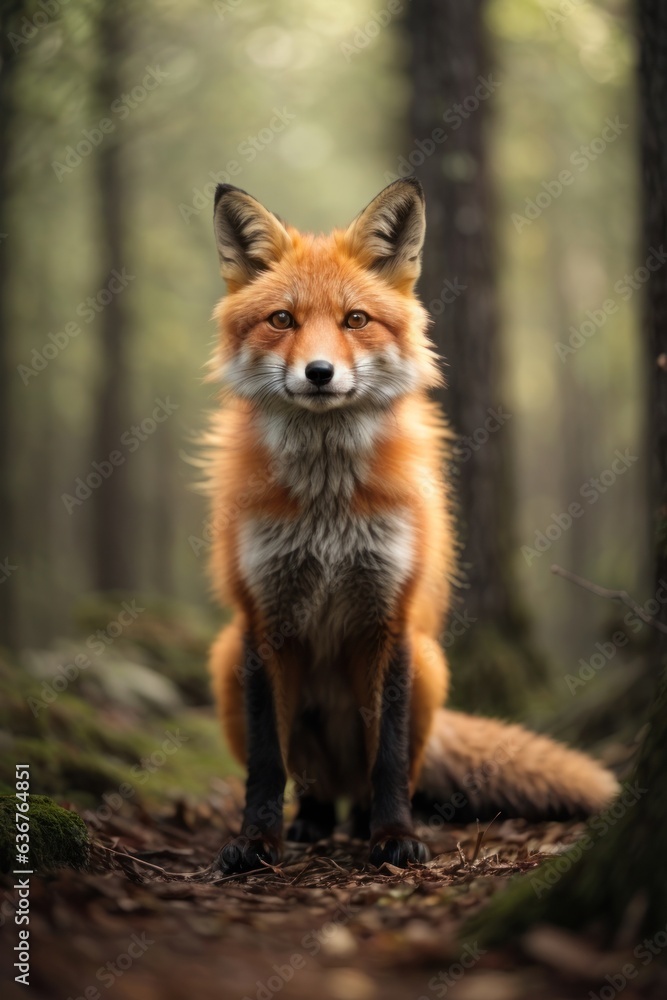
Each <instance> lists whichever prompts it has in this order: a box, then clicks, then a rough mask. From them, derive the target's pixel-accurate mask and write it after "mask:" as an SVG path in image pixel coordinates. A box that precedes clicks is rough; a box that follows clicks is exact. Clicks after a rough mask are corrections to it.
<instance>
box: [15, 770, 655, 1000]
mask: <svg viewBox="0 0 667 1000" xmlns="http://www.w3.org/2000/svg"><path fill="white" fill-rule="evenodd" d="M241 799H242V786H241V784H240V783H238V782H235V781H232V782H220V785H219V789H218V790H216V789H215V788H214V790H213V791H212V792H211V794H210V795H209V796H208V798H206V799H203V800H199V801H187V800H182V801H179V802H178V803H177V804H176V806H175V807H173V806H172V807H170V808H169V810H166V811H164V812H162V813H155V814H149V813H147V812H145V811H144V810H142V809H141V808H135V809H134V810H133V811H132V812H131V813H130V812H123V813H121V812H117V813H113V812H112V810H109V813H110V815H109V816H108V818H107V819H106V820H105V821H104V823H102V824H100V822H99V815H98V817H97V818H96V820H95V822H94V823H92V822H91V820H92V817H91V816H88V817H86V814H85V813H84V814H83V815H84V819H85V818H88V820H89V824H90V827H91V835H92V837H93V842H94V843H93V850H92V856H91V866H90V869H89V870H88V871H87V872H85V873H78V872H72V871H61V872H58V873H56V874H54V875H52V876H50V877H46V878H39V877H37V876H33V878H32V880H31V895H30V904H31V916H30V953H31V974H30V985H29V986H28V987H26V986H24V985H20V984H17V983H15V982H14V975H15V971H14V970H13V969H12V963H13V961H14V960H15V959H14V958H13V957H12V948H13V945H14V944H16V943H17V940H18V938H17V934H18V928H17V927H16V926H15V924H14V922H13V918H12V916H11V910H10V909H9V907H8V905H7V904H8V902H9V901H10V900H13V899H15V897H14V896H13V894H12V892H11V885H12V881H11V879H5V880H4V882H3V884H2V889H3V893H2V899H3V906H2V915H3V919H2V931H1V933H2V938H3V948H2V958H1V959H0V962H1V965H0V969H1V972H2V977H3V981H4V983H5V984H6V985H5V987H4V988H3V996H4V997H6V998H14V997H25V996H31V997H33V998H49V1000H51V998H54V1000H56V998H57V1000H67V998H72V1000H74V998H77V997H83V998H85V1000H100V998H102V997H107V996H109V997H115V998H118V1000H130V998H131V1000H194V998H197V1000H207V998H209V997H211V998H213V997H216V998H224V1000H226V998H228V997H229V998H238V1000H243V998H248V1000H270V998H272V997H275V996H279V997H281V998H295V1000H296V998H303V1000H306V998H308V1000H311V998H314V1000H375V998H378V1000H433V998H439V997H445V996H447V997H454V1000H514V998H516V1000H520V998H521V1000H523V998H530V1000H533V998H545V1000H552V998H553V1000H556V998H559V1000H560V998H570V997H572V998H575V997H576V998H582V1000H583V998H586V1000H595V998H600V1000H612V998H613V997H615V996H616V995H617V994H618V993H620V992H622V993H623V996H624V998H625V1000H634V998H638V997H642V998H644V997H647V998H653V997H656V998H658V997H664V996H666V995H667V978H666V973H665V970H664V969H663V968H662V967H661V966H660V965H659V963H658V962H657V961H655V962H652V961H649V962H648V963H647V964H644V962H642V961H639V960H638V958H637V957H636V956H633V954H632V948H625V949H618V948H617V949H615V950H614V951H609V950H603V949H601V948H600V947H599V944H598V942H596V940H595V933H594V931H593V932H592V933H591V934H590V935H588V936H582V935H577V936H574V935H571V934H567V933H564V932H562V931H559V930H556V929H555V928H550V927H536V928H533V929H532V930H531V932H530V933H529V934H527V935H524V936H523V937H522V938H521V939H520V940H519V941H516V942H513V943H512V944H511V945H509V946H505V947H503V948H502V949H496V950H491V949H484V948H481V947H480V946H479V945H478V944H477V943H476V941H475V940H474V939H472V940H471V939H469V940H468V941H467V943H465V944H463V945H462V944H461V941H460V938H459V932H460V931H461V928H462V925H463V924H464V923H465V921H466V920H467V918H469V917H471V916H472V915H474V914H475V913H477V912H479V911H480V910H481V909H482V907H483V906H484V905H485V903H486V902H487V901H488V900H489V898H490V897H491V895H492V894H493V893H495V892H497V891H500V890H502V888H503V886H504V884H505V883H506V881H507V880H508V879H509V878H510V877H511V876H513V875H517V874H521V873H528V875H529V876H530V873H531V872H532V871H534V870H536V869H537V868H539V866H540V864H541V863H542V862H543V861H544V860H546V858H547V857H549V856H552V855H553V854H554V853H558V852H560V851H561V850H563V849H564V848H565V847H566V846H567V845H568V844H571V843H572V842H573V841H574V840H576V838H577V836H579V835H580V834H581V832H582V830H583V826H582V825H581V824H576V823H571V824H558V823H544V824H540V825H530V824H528V823H526V822H524V821H522V820H505V821H503V820H502V819H498V820H496V822H495V823H494V824H492V825H491V827H490V828H488V829H486V830H483V829H478V827H477V826H476V825H474V824H473V825H471V826H468V827H461V828H454V827H451V826H446V825H443V826H442V827H441V828H440V829H437V830H433V829H422V831H421V832H422V834H423V835H424V836H425V838H426V839H427V840H428V841H429V843H430V846H431V849H432V852H433V860H432V861H431V862H429V863H428V864H427V865H424V866H419V867H416V868H414V869H411V870H410V871H407V872H406V871H401V870H399V869H391V868H390V867H389V866H385V867H384V868H383V869H382V870H379V871H378V870H375V869H372V868H370V867H369V866H368V865H367V864H366V860H365V854H366V848H365V845H364V844H362V843H361V842H359V841H354V840H351V839H350V838H348V837H347V836H346V835H344V834H342V833H340V834H336V835H335V836H334V838H333V839H332V840H330V841H327V842H321V843H320V844H317V845H314V846H312V847H311V846H309V847H305V846H301V845H288V850H287V852H286V856H285V859H284V862H283V863H282V864H281V865H280V866H279V867H276V868H275V869H267V870H265V871H262V872H258V873H256V874H250V875H247V876H244V877H234V878H225V877H223V876H222V875H221V874H220V872H219V871H216V870H215V869H214V868H213V867H212V866H211V861H212V859H214V858H215V856H216V854H217V851H218V849H219V847H220V845H221V843H222V842H223V839H224V838H225V837H227V836H228V835H229V833H230V832H236V831H237V830H238V824H239V821H240V803H241ZM628 963H630V965H633V967H634V968H635V969H636V973H635V975H630V974H629V965H628ZM624 966H625V972H623V970H624Z"/></svg>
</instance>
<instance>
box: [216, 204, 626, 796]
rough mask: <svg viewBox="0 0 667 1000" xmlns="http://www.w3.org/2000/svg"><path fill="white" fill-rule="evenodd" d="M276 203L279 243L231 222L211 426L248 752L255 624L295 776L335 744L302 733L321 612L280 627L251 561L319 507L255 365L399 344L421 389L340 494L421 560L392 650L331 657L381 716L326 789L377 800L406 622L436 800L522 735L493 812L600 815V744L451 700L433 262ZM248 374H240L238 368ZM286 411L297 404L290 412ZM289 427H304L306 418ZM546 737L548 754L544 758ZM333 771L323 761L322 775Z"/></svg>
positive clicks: (414, 767)
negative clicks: (248, 636)
mask: <svg viewBox="0 0 667 1000" xmlns="http://www.w3.org/2000/svg"><path fill="white" fill-rule="evenodd" d="M387 190H389V189H387ZM383 195H384V192H383ZM383 195H381V196H380V198H382V197H383ZM245 198H246V199H247V201H243V200H242V199H241V196H240V195H239V199H241V200H240V201H239V207H238V212H239V213H240V215H239V218H240V219H241V222H242V223H243V222H244V219H245V216H244V214H243V213H245V212H246V211H248V212H250V213H252V211H253V208H252V205H250V203H251V202H252V201H253V199H250V198H249V196H245ZM255 204H256V203H255ZM373 204H375V203H373ZM249 205H250V207H248V206H249ZM380 207H382V206H380ZM262 212H264V213H265V214H262V215H260V214H259V213H258V214H257V215H256V216H255V215H252V214H251V216H250V221H249V223H248V227H249V228H248V232H250V228H251V227H252V226H258V227H259V228H260V229H261V234H262V239H261V244H260V242H259V241H258V242H257V245H255V244H253V243H252V241H251V240H248V242H247V243H246V244H244V242H243V239H239V242H238V245H237V244H236V243H235V240H236V229H235V228H234V226H237V221H238V220H237V219H236V218H234V219H232V223H233V225H232V224H230V225H229V228H228V230H227V229H225V230H224V232H223V236H222V239H221V244H222V249H221V259H222V261H223V268H222V269H223V275H224V276H225V277H226V278H227V280H228V287H229V294H228V295H227V297H226V298H224V299H223V300H222V301H221V303H220V305H219V306H218V308H217V310H216V318H217V322H218V325H219V330H220V339H219V344H218V347H217V349H216V352H215V356H214V358H213V361H212V378H217V377H218V376H219V375H220V373H221V372H222V378H223V386H224V387H225V388H224V389H223V397H224V398H223V407H222V409H221V411H220V413H219V414H218V415H217V416H216V417H215V419H214V422H213V426H212V430H211V434H210V439H209V445H210V452H211V474H210V492H211V497H212V514H213V527H214V543H213V551H212V558H211V572H212V579H213V583H214V586H215V590H216V593H217V595H218V597H219V599H220V601H221V602H222V603H223V604H225V605H228V606H229V605H230V606H232V607H233V608H234V609H235V611H236V614H235V618H234V620H233V622H232V624H231V625H229V626H227V628H226V629H225V630H224V631H223V632H222V634H221V635H220V637H219V638H218V640H217V641H216V643H215V645H214V647H213V649H212V651H211V663H210V667H211V673H212V676H213V684H214V690H215V695H216V700H217V702H218V705H219V710H220V715H221V720H222V724H223V727H224V730H225V733H226V735H227V739H228V742H229V745H230V747H231V749H232V751H233V752H234V754H235V756H236V757H237V758H238V759H239V760H240V761H241V762H244V761H245V753H246V746H245V743H246V740H245V717H244V712H245V708H244V688H243V672H242V670H241V665H242V660H243V635H244V632H246V631H247V630H251V631H252V632H253V633H254V634H255V635H256V636H259V637H260V640H261V642H262V644H263V647H264V649H263V651H262V652H261V656H262V658H263V661H264V666H265V668H266V670H267V673H268V675H269V677H270V681H271V687H272V691H273V697H274V701H275V711H276V717H277V728H278V734H279V740H280V747H281V752H282V755H283V760H284V763H285V766H286V768H287V770H288V772H289V771H290V770H291V771H295V770H297V769H298V767H299V766H300V763H299V762H303V760H304V759H305V760H311V759H315V758H317V757H318V755H319V754H320V753H322V752H323V750H322V746H318V745H313V743H312V741H311V742H307V741H306V742H304V743H303V745H301V744H300V743H299V740H300V739H302V737H301V736H300V735H299V729H298V725H297V720H298V717H299V713H300V712H301V711H302V710H303V705H302V701H301V699H302V689H303V686H304V684H305V683H306V675H307V674H308V671H309V670H311V669H312V666H311V664H310V659H311V658H312V653H311V652H310V651H309V648H308V645H307V643H306V644H305V645H304V643H299V642H297V641H296V640H295V638H294V635H295V630H296V627H295V621H296V619H297V618H298V614H301V613H302V612H303V614H304V615H306V616H307V614H308V608H307V607H306V608H305V609H300V610H299V612H298V614H297V613H296V612H295V621H292V622H290V621H286V622H285V621H283V622H282V623H278V624H279V626H280V627H282V628H283V633H284V634H283V633H281V631H280V627H278V629H277V626H276V622H275V621H273V620H268V619H267V617H266V614H265V612H264V610H263V608H262V603H261V601H260V600H259V599H258V596H257V591H256V586H254V585H253V583H252V581H251V579H250V575H249V570H248V555H247V551H246V549H247V547H248V545H249V544H252V537H251V538H250V542H249V541H248V532H249V531H250V535H251V536H252V528H251V529H249V528H248V525H251V526H252V525H254V524H266V523H274V524H287V525H289V524H290V523H292V524H297V523H299V521H300V520H302V519H304V518H305V517H306V515H307V513H308V510H307V508H308V503H309V501H308V500H304V497H303V496H302V495H301V494H300V493H299V491H298V490H297V489H294V488H291V487H290V484H289V482H287V481H286V479H285V476H284V475H283V465H282V452H281V449H280V447H279V446H278V447H272V446H271V444H270V443H269V438H270V431H271V421H272V420H274V423H275V421H276V420H277V419H278V418H277V417H276V418H275V419H274V418H273V417H272V416H271V414H270V413H269V416H268V418H266V412H265V409H266V405H267V403H266V400H267V399H269V396H266V395H264V396H261V395H260V394H259V391H258V392H257V393H255V395H254V396H253V392H252V391H251V390H252V386H253V383H252V379H253V377H255V376H254V370H255V369H254V367H253V366H257V365H260V364H261V363H264V362H266V359H267V358H268V359H271V360H272V363H274V364H275V365H276V366H278V367H279V368H280V370H281V371H284V372H290V371H296V372H300V371H301V370H302V369H303V367H304V365H306V364H307V363H308V362H309V361H311V360H312V359H314V358H326V359H327V360H328V361H330V362H331V364H332V365H333V367H334V369H335V370H336V371H338V370H339V369H343V370H344V371H350V370H353V369H354V367H355V365H359V364H363V363H364V359H368V358H370V359H377V358H378V357H380V356H383V355H384V354H386V355H387V357H388V358H389V359H390V360H389V362H387V363H388V364H391V363H393V362H392V361H391V358H394V357H395V356H396V355H398V356H400V365H401V366H403V368H404V369H405V370H406V371H409V372H413V373H414V378H413V383H414V384H412V385H411V386H410V388H409V390H408V391H406V392H404V393H402V394H397V396H396V398H395V399H393V400H392V401H391V404H390V405H387V406H382V407H379V408H378V410H377V413H374V414H373V421H374V423H373V437H372V441H371V442H370V444H369V445H368V448H367V454H366V455H365V461H364V464H363V476H361V477H359V478H357V479H356V480H355V482H354V488H353V490H352V492H351V495H350V496H346V497H345V498H343V497H341V500H340V503H341V505H343V504H345V505H347V507H346V509H347V510H348V514H349V518H350V523H351V524H353V523H356V522H355V519H358V520H359V521H363V520H364V519H366V520H368V519H370V518H374V517H378V516H382V515H387V516H396V517H398V518H403V519H405V518H407V519H408V521H409V528H410V531H409V533H408V535H406V537H407V538H408V539H409V547H410V559H409V560H408V564H409V569H408V570H406V573H405V575H404V577H401V578H400V581H399V583H398V584H397V587H398V591H397V596H396V599H395V602H394V605H393V608H392V611H391V614H389V615H388V616H387V620H386V621H385V622H384V628H385V631H386V633H387V635H388V636H389V637H390V638H389V640H388V641H387V643H386V646H385V647H383V648H381V649H370V648H366V647H365V646H364V645H363V644H361V645H358V646H357V647H354V648H350V647H349V645H347V644H346V642H345V639H344V637H343V638H342V639H341V648H340V650H335V649H332V650H329V651H328V653H329V656H330V660H331V662H332V664H333V666H332V667H331V668H330V669H331V670H336V671H338V672H339V673H340V675H341V677H342V678H343V679H344V683H345V684H346V685H347V687H348V688H349V690H350V692H351V697H352V704H353V707H352V709H350V710H349V712H350V715H349V719H350V723H349V724H350V726H352V725H356V722H357V721H358V720H356V718H355V712H361V713H362V714H363V713H364V712H365V713H366V716H367V717H368V719H369V722H368V724H367V725H366V726H365V728H364V730H363V740H364V746H365V752H364V753H363V759H359V761H358V767H357V772H358V773H357V775H356V779H354V780H356V781H357V784H356V786H355V787H350V781H352V782H353V783H354V781H353V779H350V781H347V783H345V782H342V783H341V784H340V787H337V786H336V783H335V782H333V784H332V782H331V781H329V780H328V778H326V776H325V777H323V778H322V782H321V788H320V789H319V790H318V791H319V793H320V794H321V796H322V797H323V798H325V797H330V796H335V795H338V794H349V795H353V796H357V797H360V798H363V797H364V795H367V790H366V785H367V781H368V775H369V773H370V769H371V768H372V765H373V761H374V759H375V754H376V753H377V746H378V738H379V731H380V718H381V714H382V712H381V710H380V701H381V696H382V687H383V683H384V677H385V674H386V671H387V669H388V660H389V656H390V653H391V649H392V642H393V637H395V636H398V635H404V636H405V637H406V640H407V645H408V648H409V651H410V656H411V664H412V667H411V670H412V689H411V707H410V770H411V781H412V788H413V789H417V788H420V787H423V788H424V789H425V790H426V791H427V792H428V793H429V794H431V795H432V796H433V797H440V798H443V797H446V795H447V793H448V790H450V791H451V789H453V788H458V787H459V786H460V785H461V783H462V782H463V781H464V778H465V774H466V772H467V771H468V770H475V769H479V768H480V767H481V766H482V765H483V763H484V761H485V755H486V754H488V753H489V752H490V750H492V747H490V744H491V743H493V741H495V742H496V743H497V742H499V741H501V742H502V740H503V739H504V738H506V739H508V740H510V742H512V745H513V747H514V745H515V744H516V743H517V741H518V742H519V743H520V744H521V749H520V750H516V752H514V753H510V754H509V755H508V757H507V760H506V761H504V762H503V763H502V764H500V765H498V766H499V767H500V773H501V779H497V780H495V783H494V782H489V783H488V785H487V788H486V792H488V794H486V792H485V790H484V789H482V791H481V792H480V793H479V794H478V795H477V797H476V798H475V797H474V796H473V797H472V798H471V804H472V806H473V807H474V808H477V809H478V810H479V811H480V812H484V811H485V810H484V809H483V808H482V807H483V805H484V802H485V801H488V802H490V803H493V802H502V803H505V804H509V805H510V806H511V805H515V806H517V807H523V808H524V811H530V809H529V806H530V803H531V802H532V804H533V805H534V807H535V811H536V812H540V811H542V812H544V813H549V811H550V810H551V811H552V812H558V811H559V808H560V807H562V810H561V811H563V812H567V811H568V808H569V807H571V809H570V811H572V812H576V811H578V810H579V811H584V812H585V811H590V810H592V809H595V808H598V807H599V806H601V805H604V804H605V802H606V801H608V799H609V798H610V797H611V796H612V794H613V791H614V787H615V784H614V780H613V778H611V776H609V775H607V773H606V772H604V771H603V770H602V769H601V768H599V767H598V765H596V764H594V763H593V762H592V761H589V760H588V759H587V758H584V757H583V756H582V755H575V754H574V752H573V751H567V750H565V749H564V748H560V747H558V746H557V745H556V744H553V743H550V742H549V741H548V740H545V739H544V738H538V737H535V736H532V735H531V734H526V733H525V732H524V731H522V730H519V729H518V728H517V727H501V725H500V724H499V723H495V722H493V721H491V720H486V721H483V720H472V719H470V718H469V717H467V716H463V715H456V713H446V712H443V711H442V710H441V706H442V705H443V703H444V701H445V698H446V695H447V691H448V686H449V672H448V667H447V662H446V658H445V655H444V653H443V651H442V649H441V648H440V646H439V644H438V642H437V636H438V634H439V631H440V629H441V628H442V622H443V618H444V616H445V615H446V613H447V610H448V607H449V602H450V589H451V586H452V582H453V581H454V580H455V578H456V564H455V541H454V532H453V527H452V517H451V500H450V496H449V490H448V484H447V481H446V467H447V461H448V457H449V456H448V442H449V437H450V435H449V433H448V430H447V428H446V426H445V424H444V421H443V419H442V417H441V415H440V413H439V411H438V409H437V407H436V406H435V405H434V404H433V403H432V402H431V401H430V400H429V399H428V398H427V393H428V390H429V389H430V388H431V387H432V386H434V385H436V384H437V383H438V381H439V373H438V371H437V368H436V365H435V357H434V354H433V351H432V347H431V345H430V343H429V341H428V338H427V336H426V332H425V331H426V325H427V315H426V313H425V311H424V309H423V308H422V306H421V305H420V303H419V302H418V300H417V299H416V297H415V295H414V292H413V286H414V280H415V278H416V276H417V273H418V262H417V264H415V258H414V256H413V255H412V256H411V255H410V254H404V255H403V257H399V256H398V255H397V257H396V260H393V259H392V262H391V270H390V271H382V270H381V269H380V270H379V271H378V268H377V267H376V266H375V265H374V264H373V260H376V264H377V258H374V257H373V254H377V253H378V252H381V251H382V248H383V245H384V244H383V243H382V241H380V243H379V247H380V250H379V251H378V249H377V247H375V244H374V243H373V240H374V239H375V236H374V232H375V230H374V229H373V218H372V217H371V216H372V213H371V216H369V215H368V213H369V210H368V209H367V210H365V213H362V214H361V215H360V217H359V218H358V219H357V220H355V223H353V225H352V226H351V227H350V228H349V229H348V230H347V231H336V232H334V233H333V234H332V235H331V236H328V237H324V236H317V237H315V236H310V235H302V234H300V233H298V232H297V231H296V230H294V229H292V228H285V227H283V226H282V224H281V223H279V221H278V220H277V219H275V217H273V216H270V215H269V213H266V211H265V210H262ZM267 216H268V221H267ZM369 220H370V221H369ZM225 225H227V221H226V220H225V219H222V222H221V223H220V226H221V227H224V226H225ZM237 228H238V227H237ZM376 228H377V225H376ZM408 235H409V236H411V237H412V236H413V235H414V234H408ZM416 238H417V237H415V239H416ZM369 241H370V243H369ZM376 242H377V241H376ZM248 246H249V247H250V249H249V250H248ZM369 246H370V247H371V249H370V250H368V251H367V248H368V247H369ZM365 248H366V249H365ZM253 255H254V256H253ZM260 255H263V257H261V259H260ZM258 260H259V264H261V266H259V264H258V263H257V261H258ZM351 310H356V311H363V313H365V314H367V315H368V317H370V321H369V322H368V323H367V324H366V325H365V326H364V327H363V328H362V329H354V330H350V329H348V328H347V327H345V325H344V321H345V317H346V316H347V315H348V314H349V313H350V311H351ZM279 311H286V312H289V313H290V314H292V315H293V316H294V317H295V318H296V322H297V325H296V326H295V327H294V328H293V329H290V330H288V331H282V330H276V329H275V328H274V327H273V326H272V325H271V321H270V320H269V317H272V316H273V315H274V314H275V313H276V312H279ZM244 358H245V359H248V360H247V362H245V361H243V359H244ZM374 363H375V361H374ZM378 364H380V363H379V362H378ZM243 365H245V366H246V368H247V370H248V372H249V373H250V374H249V375H248V376H247V385H248V386H250V388H247V387H246V383H243V384H242V389H243V391H242V392H239V391H236V388H235V387H234V386H232V388H231V389H230V388H229V378H230V375H229V373H230V372H232V373H234V372H235V371H237V370H238V366H243ZM235 366H236V368H235ZM243 370H244V371H245V369H243ZM234 377H235V378H237V383H235V385H238V384H239V383H238V376H237V375H235V376H234ZM244 377H245V376H244ZM267 385H268V382H267ZM266 391H267V392H268V389H267V390H266ZM244 392H245V393H246V395H244ZM262 392H264V388H263V387H262ZM275 405H276V406H278V405H279V404H275ZM313 405H314V404H313ZM280 406H282V402H281V403H280ZM285 406H286V407H287V406H288V403H285ZM271 412H273V411H271ZM276 412H280V414H282V410H280V411H278V410H276ZM267 419H268V423H267ZM281 419H282V416H281ZM320 419H322V417H321V416H320V414H318V413H314V414H313V417H312V420H313V421H315V422H316V421H318V420H320ZM267 426H268V428H269V430H268V431H267ZM285 427H286V428H288V430H287V431H285V433H286V434H287V433H289V427H290V424H289V419H288V417H285ZM406 544H407V543H406ZM244 546H246V549H244ZM401 551H402V550H401ZM253 588H254V589H253ZM276 629H277V632H276ZM260 648H261V647H260ZM354 706H356V708H355V707H354ZM336 710H337V711H338V710H339V707H336ZM295 734H296V735H295ZM303 739H304V740H305V737H303ZM531 750H535V751H536V752H537V751H539V754H538V755H537V757H536V758H535V761H532V762H531V759H530V754H531ZM334 771H335V768H334ZM326 773H327V772H326V767H325V766H324V765H323V766H322V774H323V775H326ZM438 774H440V779H439V778H438ZM540 775H541V776H542V777H541V779H540ZM501 808H502V805H501ZM486 811H488V810H486Z"/></svg>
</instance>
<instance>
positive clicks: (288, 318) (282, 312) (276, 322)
mask: <svg viewBox="0 0 667 1000" xmlns="http://www.w3.org/2000/svg"><path fill="white" fill-rule="evenodd" d="M269 323H270V324H271V326H272V327H273V328H274V330H291V329H292V327H293V326H294V316H292V314H291V313H289V312H287V310H286V309H279V310H278V312H274V313H271V315H270V316H269Z"/></svg>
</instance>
